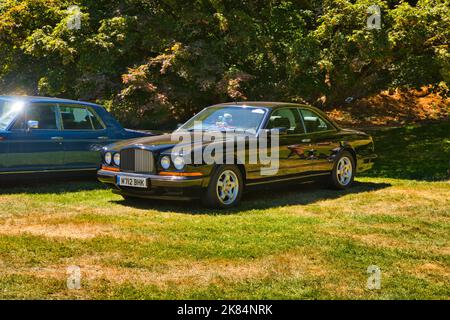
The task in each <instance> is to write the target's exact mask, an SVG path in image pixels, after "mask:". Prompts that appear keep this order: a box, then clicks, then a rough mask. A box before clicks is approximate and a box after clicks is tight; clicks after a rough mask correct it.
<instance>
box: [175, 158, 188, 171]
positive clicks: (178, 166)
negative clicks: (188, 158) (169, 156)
mask: <svg viewBox="0 0 450 320" xmlns="http://www.w3.org/2000/svg"><path fill="white" fill-rule="evenodd" d="M173 165H174V166H175V168H176V169H177V170H181V169H183V168H184V166H185V165H186V163H185V161H184V158H183V157H180V156H177V157H175V158H174V159H173Z"/></svg>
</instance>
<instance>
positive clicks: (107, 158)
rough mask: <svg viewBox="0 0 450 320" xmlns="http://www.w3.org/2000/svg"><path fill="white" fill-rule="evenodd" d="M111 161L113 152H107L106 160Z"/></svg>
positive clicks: (107, 162) (108, 162) (109, 162)
mask: <svg viewBox="0 0 450 320" xmlns="http://www.w3.org/2000/svg"><path fill="white" fill-rule="evenodd" d="M111 161H112V154H111V152H107V153H105V162H106V164H111Z"/></svg>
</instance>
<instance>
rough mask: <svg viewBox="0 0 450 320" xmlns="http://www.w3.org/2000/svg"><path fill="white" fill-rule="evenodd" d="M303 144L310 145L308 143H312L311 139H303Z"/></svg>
mask: <svg viewBox="0 0 450 320" xmlns="http://www.w3.org/2000/svg"><path fill="white" fill-rule="evenodd" d="M302 142H303V143H308V142H311V139H303V140H302Z"/></svg>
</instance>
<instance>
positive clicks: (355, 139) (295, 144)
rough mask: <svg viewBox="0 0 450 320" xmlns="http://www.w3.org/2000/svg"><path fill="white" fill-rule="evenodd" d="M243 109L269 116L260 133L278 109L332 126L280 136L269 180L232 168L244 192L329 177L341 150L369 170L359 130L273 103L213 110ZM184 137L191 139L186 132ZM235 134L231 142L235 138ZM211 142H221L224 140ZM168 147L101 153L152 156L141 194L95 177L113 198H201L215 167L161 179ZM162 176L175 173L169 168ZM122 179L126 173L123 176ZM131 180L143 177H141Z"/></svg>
mask: <svg viewBox="0 0 450 320" xmlns="http://www.w3.org/2000/svg"><path fill="white" fill-rule="evenodd" d="M243 105H246V106H252V107H260V108H265V109H267V110H268V111H269V113H268V116H267V117H266V118H265V120H264V123H263V124H262V126H261V128H262V129H264V128H265V127H266V125H267V121H268V119H269V117H270V114H271V113H272V112H274V111H275V110H277V109H279V108H305V109H309V110H312V111H314V112H315V113H317V114H318V115H319V116H320V117H322V118H323V119H325V120H326V121H328V122H329V123H330V124H331V126H332V130H329V131H326V132H320V133H304V134H286V135H280V142H279V156H280V167H279V170H278V172H277V174H275V175H273V176H266V175H262V174H261V167H262V165H261V164H253V165H249V164H237V166H238V167H239V169H240V170H241V172H242V175H243V177H244V180H245V186H246V187H251V186H256V185H263V184H269V183H275V182H288V181H297V180H302V179H307V180H311V179H315V178H320V177H326V176H329V175H330V174H331V170H332V169H333V166H334V160H335V158H336V156H337V155H338V154H339V153H340V152H342V151H343V150H346V151H349V152H350V153H351V154H352V155H353V156H354V158H355V160H356V171H357V173H360V172H363V171H366V170H369V169H371V168H372V166H373V161H374V159H375V158H376V155H375V153H374V144H373V140H372V138H371V137H370V136H369V135H368V134H366V133H363V132H360V131H356V130H349V129H342V128H340V127H339V126H338V125H337V124H336V123H334V122H333V121H332V120H331V119H329V118H328V117H327V116H326V115H325V114H324V113H323V112H322V111H320V110H319V109H317V108H314V107H311V106H307V105H298V104H290V103H274V102H245V103H228V104H220V105H217V106H236V107H242V106H243ZM217 106H213V107H217ZM186 134H191V135H192V133H186ZM235 135H236V137H237V136H239V134H235ZM256 138H257V136H254V137H251V136H250V137H247V139H256ZM192 140H194V139H192ZM211 143H225V141H215V142H211ZM209 144H210V143H203V144H202V145H201V146H200V147H201V148H205V147H206V146H207V145H209ZM174 145H175V144H174V142H172V141H171V135H162V136H156V137H149V138H141V139H134V140H130V141H121V142H118V143H115V144H112V145H110V146H107V147H106V149H105V152H106V151H109V152H113V153H114V152H120V151H121V150H123V149H126V148H139V149H146V150H150V151H152V152H153V154H154V156H155V163H156V165H157V167H156V172H155V173H153V174H148V175H145V176H146V177H147V178H148V179H149V181H150V184H151V186H150V187H149V188H148V189H147V190H137V189H134V188H121V187H119V186H117V185H116V177H117V175H119V174H120V173H119V172H112V171H108V170H100V171H99V172H98V178H99V180H100V181H102V182H103V183H105V184H108V185H110V186H112V188H113V190H114V191H115V192H116V193H119V194H122V195H125V196H127V195H129V196H136V197H144V198H159V199H178V200H185V199H191V198H198V197H201V196H202V191H204V189H205V188H206V187H207V186H208V184H209V179H210V176H211V175H212V173H213V172H214V170H215V169H216V168H217V165H207V164H203V165H187V166H186V168H185V169H183V172H201V173H202V174H203V175H202V176H201V177H179V176H172V177H168V176H161V175H159V173H160V172H161V171H164V170H163V169H162V168H161V166H160V164H159V163H160V159H161V157H162V156H164V155H170V154H171V151H172V148H173V147H174ZM249 145H251V144H250V143H248V144H247V150H246V152H247V156H248V153H251V152H256V151H257V150H252V149H251V148H249V147H248V146H249ZM194 149H195V148H194ZM246 163H247V162H246ZM166 171H173V172H177V170H176V169H175V168H172V167H171V168H169V169H168V170H166ZM127 175H130V174H129V173H127ZM136 175H137V176H143V175H142V174H136Z"/></svg>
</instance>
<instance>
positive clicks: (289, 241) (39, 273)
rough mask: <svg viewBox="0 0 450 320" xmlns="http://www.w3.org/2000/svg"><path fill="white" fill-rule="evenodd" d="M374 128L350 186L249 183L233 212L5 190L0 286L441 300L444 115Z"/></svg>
mask: <svg viewBox="0 0 450 320" xmlns="http://www.w3.org/2000/svg"><path fill="white" fill-rule="evenodd" d="M375 140H376V143H377V145H376V146H377V149H378V153H379V154H380V160H379V162H378V163H377V165H376V167H375V168H374V170H373V172H371V173H370V174H369V175H368V176H365V177H359V178H358V179H357V183H356V185H355V187H354V188H352V189H351V190H348V191H346V192H337V191H332V190H327V189H323V188H320V187H318V186H311V185H298V186H294V187H284V188H282V189H279V191H278V192H277V193H275V192H274V191H273V190H263V191H253V192H250V193H248V194H247V195H246V196H245V198H244V202H243V203H242V205H241V206H240V207H239V208H237V209H235V210H234V211H229V212H224V211H214V210H206V209H203V208H202V207H201V206H199V205H198V204H196V203H185V202H180V203H173V202H157V201H136V202H131V203H130V202H125V201H124V200H122V198H121V197H120V196H117V195H113V194H112V193H111V192H110V191H109V190H106V189H104V188H103V187H102V186H101V185H100V184H97V183H95V182H66V183H58V184H54V185H41V186H31V187H15V188H13V189H11V188H10V189H6V188H2V189H0V192H1V195H0V208H1V211H0V298H4V299H5V298H44V299H67V298H88V299H117V298H125V299H144V298H145V299H178V298H184V299H206V298H208V299H219V298H220V299H224V298H229V299H327V298H331V299H340V298H351V299H361V298H364V299H365V298H368V299H418V298H424V299H437V298H441V299H448V298H449V297H450V183H449V182H448V181H446V180H444V177H445V175H446V174H445V170H446V169H447V164H448V160H449V158H450V126H449V123H442V124H434V125H427V126H415V127H406V128H400V129H390V130H384V131H381V132H377V133H376V134H375ZM413 179H415V180H413ZM71 265H76V266H79V267H80V268H81V275H82V278H81V289H80V290H69V289H67V287H66V279H67V274H66V270H67V267H68V266H71ZM370 265H376V266H378V267H379V268H381V272H382V274H381V289H380V290H368V289H367V288H366V285H367V279H368V276H369V275H368V274H367V268H368V267H369V266H370Z"/></svg>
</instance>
